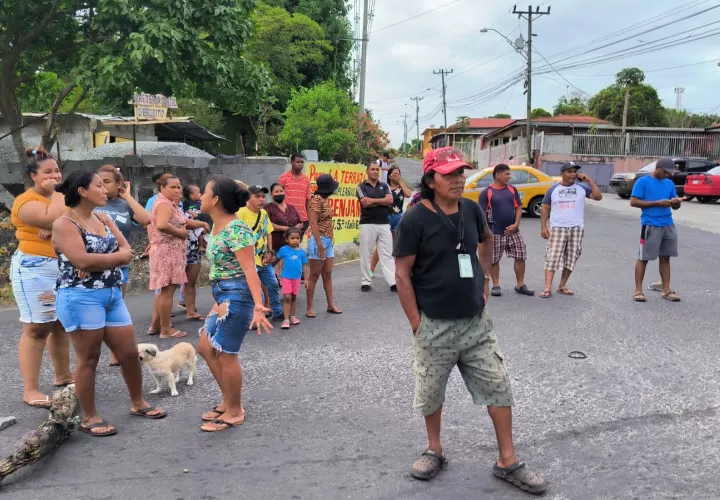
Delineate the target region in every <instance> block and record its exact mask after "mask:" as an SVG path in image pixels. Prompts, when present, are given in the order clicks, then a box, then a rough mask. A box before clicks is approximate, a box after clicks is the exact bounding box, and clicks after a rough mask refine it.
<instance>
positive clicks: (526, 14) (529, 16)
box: [512, 5, 550, 165]
mask: <svg viewBox="0 0 720 500" xmlns="http://www.w3.org/2000/svg"><path fill="white" fill-rule="evenodd" d="M512 13H513V14H517V16H518V19H520V18H522V19H525V20H527V24H528V39H527V80H526V81H525V84H526V86H527V89H526V91H525V92H526V93H527V120H526V121H527V127H526V130H525V133H526V134H527V157H528V165H530V162H531V159H532V125H531V123H530V115H531V114H532V37H533V32H532V23H533V16H536V17H540V16H547V15H549V14H550V7H548V8H547V10H546V11H544V12H540V7H536V8H535V11H534V12H533V8H532V5H528V10H527V11H523V10H517V5H516V6H514V7H513V11H512Z"/></svg>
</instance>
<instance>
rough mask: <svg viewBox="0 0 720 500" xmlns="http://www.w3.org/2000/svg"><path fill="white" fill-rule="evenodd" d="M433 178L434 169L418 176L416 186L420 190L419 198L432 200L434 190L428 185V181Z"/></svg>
mask: <svg viewBox="0 0 720 500" xmlns="http://www.w3.org/2000/svg"><path fill="white" fill-rule="evenodd" d="M434 180H435V171H434V170H432V171H430V172H428V173H427V174H425V175H423V176H422V177H421V178H420V182H419V183H418V185H417V188H418V189H419V190H420V199H423V200H434V199H435V190H434V189H433V188H431V187H430V182H431V181H434Z"/></svg>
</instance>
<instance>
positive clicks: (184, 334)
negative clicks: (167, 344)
mask: <svg viewBox="0 0 720 500" xmlns="http://www.w3.org/2000/svg"><path fill="white" fill-rule="evenodd" d="M183 337H187V332H182V331H180V330H176V331H174V332H173V333H172V334H171V335H168V336H167V337H163V336H162V335H160V338H161V339H181V338H183Z"/></svg>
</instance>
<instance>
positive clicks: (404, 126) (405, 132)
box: [400, 113, 410, 157]
mask: <svg viewBox="0 0 720 500" xmlns="http://www.w3.org/2000/svg"><path fill="white" fill-rule="evenodd" d="M400 118H402V119H403V156H405V157H407V135H408V134H407V119H408V118H410V115H409V114H407V113H405V114H403V115H402V116H401V117H400Z"/></svg>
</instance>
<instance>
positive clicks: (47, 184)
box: [40, 179, 60, 192]
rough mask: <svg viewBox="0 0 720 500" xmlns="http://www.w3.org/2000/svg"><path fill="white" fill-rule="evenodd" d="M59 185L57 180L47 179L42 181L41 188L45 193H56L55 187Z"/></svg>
mask: <svg viewBox="0 0 720 500" xmlns="http://www.w3.org/2000/svg"><path fill="white" fill-rule="evenodd" d="M58 184H60V183H59V182H58V180H57V179H45V180H44V181H42V182H41V183H40V187H41V188H42V189H43V190H44V191H45V192H48V191H50V192H54V191H55V186H57V185H58Z"/></svg>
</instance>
